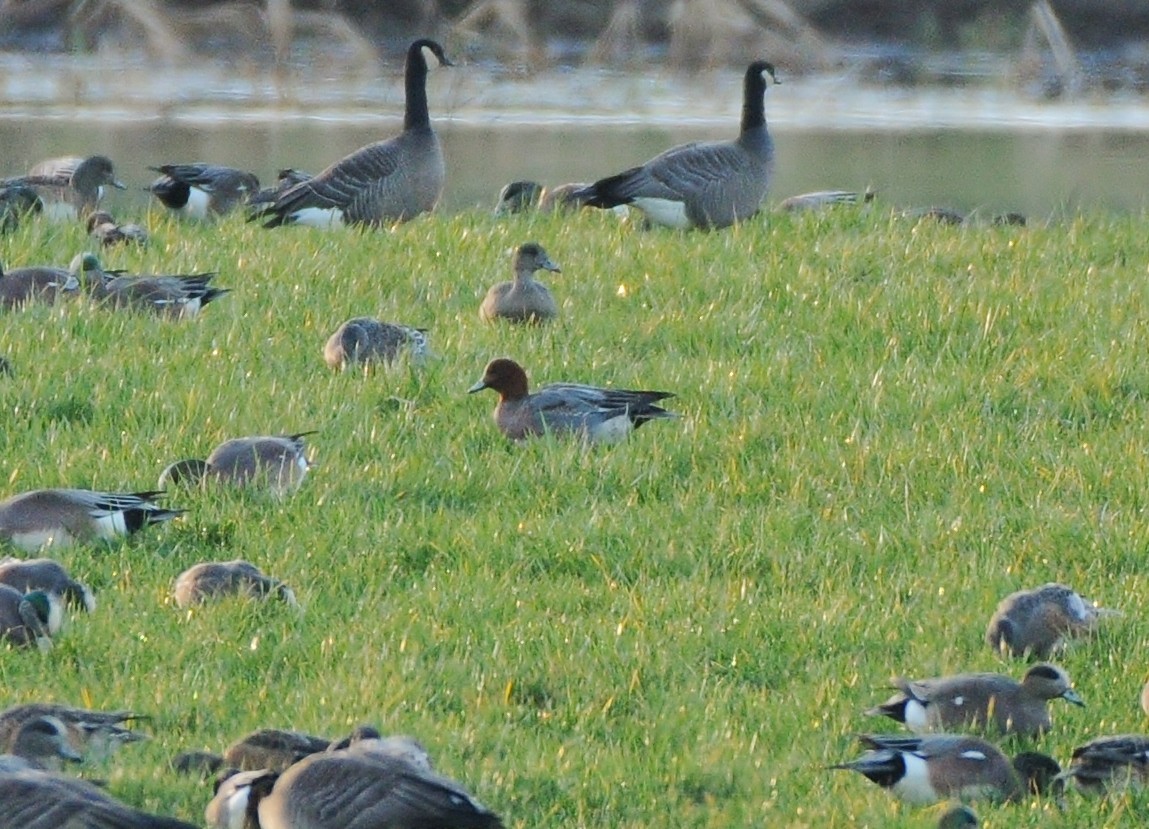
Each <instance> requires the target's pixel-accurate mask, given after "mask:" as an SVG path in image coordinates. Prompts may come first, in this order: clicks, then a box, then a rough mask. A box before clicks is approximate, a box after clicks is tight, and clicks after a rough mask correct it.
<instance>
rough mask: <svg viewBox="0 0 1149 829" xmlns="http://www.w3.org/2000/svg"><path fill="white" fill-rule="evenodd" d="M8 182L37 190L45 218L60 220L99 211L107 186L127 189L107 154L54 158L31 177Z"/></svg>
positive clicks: (29, 174) (29, 173) (34, 170)
mask: <svg viewBox="0 0 1149 829" xmlns="http://www.w3.org/2000/svg"><path fill="white" fill-rule="evenodd" d="M4 183H7V184H17V185H24V186H28V187H31V188H33V189H34V190H35V191H36V192H37V194H39V196H40V198H41V200H42V201H43V205H44V210H43V215H44V216H45V217H46V218H48V219H52V220H56V221H65V220H71V219H75V218H76V217H77V216H78V215H84V216H86V215H87V214H88V213H89V212H91V211H92V210H95V209H96V205H97V204H98V203H99V201H100V199H101V198H102V197H103V195H104V185H111V186H112V187H115V188H116V189H117V190H123V189H125V186H124V184H123V183H122V182H120V181H117V180H116V172H115V167H114V165H113V164H112V161H111V159H109V158H108V157H107V156H103V155H92V156H88V157H87V158H81V157H79V156H66V157H63V158H50V159H47V160H46V161H41V162H40V163H39V164H37V165H35V166H34V167H33V168H32V169H31V170H29V171H28V175H26V176H21V177H19V178H12V179H7V180H6V181H5V182H0V184H4Z"/></svg>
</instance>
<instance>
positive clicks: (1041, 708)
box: [866, 662, 1085, 736]
mask: <svg viewBox="0 0 1149 829" xmlns="http://www.w3.org/2000/svg"><path fill="white" fill-rule="evenodd" d="M894 686H895V687H896V688H898V690H899V693H897V694H895V695H894V696H892V697H891V698H890V699H889V700H887V701H886V702H884V703H883V704H881V705H879V706H877V707H875V708H871V709H870V710H869V711H867V712H866V713H867V714H869V715H871V716H885V717H889V718H891V719H893V720H896V721H898V722H900V723H905V725H906V726H907V727H908V728H909V729H910V730H911V731H914V732H915V733H919V734H920V733H923V732H927V731H943V730H948V729H952V728H992V729H993V730H995V731H997V732H998V733H1000V734H1020V735H1023V736H1034V735H1037V734H1041V733H1042V732H1044V731H1046V730H1048V729H1049V727H1050V719H1049V708H1048V703H1049V701H1050V700H1054V699H1063V700H1065V701H1066V702H1070V703H1073V704H1074V705H1079V706H1084V705H1085V703H1084V702H1082V701H1081V697H1079V696H1078V695H1077V693H1076V692H1075V691H1074V690H1073V688H1072V686H1071V685H1070V684H1069V676H1068V675H1067V674H1066V673H1065V671H1063V670H1062V669H1061V668H1058V667H1057V666H1055V665H1049V664H1046V663H1044V662H1043V663H1041V664H1039V665H1034V666H1033V667H1032V668H1030V669H1029V670H1028V671H1026V672H1025V676H1024V677H1022V680H1021V682H1018V681H1017V680H1015V679H1012V678H1010V677H1008V676H1003V675H1001V674H990V673H976V674H956V675H953V676H943V677H936V678H933V679H919V680H907V679H902V678H897V679H895V680H894Z"/></svg>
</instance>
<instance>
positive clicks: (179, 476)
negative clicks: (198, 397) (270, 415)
mask: <svg viewBox="0 0 1149 829" xmlns="http://www.w3.org/2000/svg"><path fill="white" fill-rule="evenodd" d="M313 434H315V432H296V433H295V434H290V435H252V436H248V437H242V438H232V439H231V440H226V441H224V442H223V443H221V444H220V445H219V446H217V447H216V448H215V449H213V450H212V452H211V454H210V455H208V456H207V458H206V459H204V460H200V459H199V458H188V459H185V460H181V461H176V462H175V463H172V464H169V465H168V467H167V468H166V469H164V471H163V472H162V473H161V474H160V480H159V486H160V488H163V487H167V486H188V485H191V486H198V485H200V484H202V483H220V484H227V485H231V486H239V487H248V486H250V487H261V488H266V489H267V490H269V491H270V492H272V493H273V494H275V495H287V494H289V493H292V492H294V491H295V490H297V489H298V488H299V486H300V484H302V483H303V479H304V478H305V477H306V476H307V472H308V470H309V469H310V468H311V464H310V462H309V461H308V460H307V445H306V444H305V443H304V440H303V439H304V438H305V437H306V436H307V435H313Z"/></svg>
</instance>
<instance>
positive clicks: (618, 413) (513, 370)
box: [467, 357, 675, 443]
mask: <svg viewBox="0 0 1149 829" xmlns="http://www.w3.org/2000/svg"><path fill="white" fill-rule="evenodd" d="M483 389H493V390H494V391H496V392H498V395H499V402H498V404H497V405H496V406H495V414H494V417H495V423H496V424H497V425H498V427H499V430H500V431H502V433H503V434H504V435H506V436H507V437H508V438H510V439H511V440H524V439H526V438H529V437H533V436H536V435H545V434H555V435H574V436H577V437H579V438H582V439H583V440H586V441H588V442H592V443H593V442H602V443H613V442H616V441H619V440H622V439H623V438H624V437H626V436H627V435H628V434H630V432H631V431H632V430H634V429H637V428H638V427H639V426H642V425H643V424H644V423H646V422H648V421H651V420H656V419H658V418H663V417H675V415H674V413H672V412H668V411H667V410H666V409H663V408H662V407H661V406H658V405H656V404H657V403H658V402H659V401H661V400H665V399H667V398H669V397H674V395H673V394H672V393H671V392H665V391H631V390H627V389H604V388H599V387H597V386H583V385H579V384H576V383H552V384H550V385H547V386H543V387H541V388H540V389H539V390H538V391H536V392H535V393H534V394H530V393H529V386H528V383H527V373H526V372H525V371H524V370H523V367H522V366H520V365H519V364H518V363H516V362H515V361H514V360H509V359H507V358H505V357H500V358H498V359H495V360H491V362H489V363H487V368H486V370H485V371H484V372H483V378H482V379H481V380H479V382H477V383H475V385H473V386H471V388H469V389H468V390H467V391H468V393H470V394H474V393H475V392H478V391H482V390H483Z"/></svg>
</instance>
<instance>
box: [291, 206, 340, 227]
mask: <svg viewBox="0 0 1149 829" xmlns="http://www.w3.org/2000/svg"><path fill="white" fill-rule="evenodd" d="M291 222H292V224H297V225H305V226H307V227H319V228H324V229H326V228H332V227H343V224H344V222H343V211H342V210H340V209H339V208H337V207H305V208H303V209H302V210H296V211H295V212H294V213H292V214H291Z"/></svg>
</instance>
